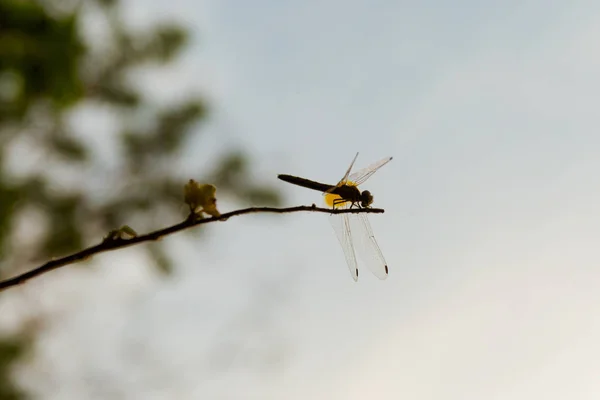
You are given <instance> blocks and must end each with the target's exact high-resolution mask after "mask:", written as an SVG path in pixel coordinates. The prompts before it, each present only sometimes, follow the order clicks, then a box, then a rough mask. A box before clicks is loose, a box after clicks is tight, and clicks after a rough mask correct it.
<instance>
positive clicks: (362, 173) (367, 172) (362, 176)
mask: <svg viewBox="0 0 600 400" xmlns="http://www.w3.org/2000/svg"><path fill="white" fill-rule="evenodd" d="M392 158H393V157H386V158H384V159H382V160H379V161H377V162H376V163H373V164H371V165H369V166H368V167H365V168H363V169H361V170H358V171H356V172H355V173H353V174H352V175H350V176H349V177H348V180H349V181H351V182H353V184H354V185H355V186H358V185H360V184H362V183H364V182H365V181H366V180H367V179H369V178H370V177H371V175H373V174H374V173H375V172H377V170H378V169H379V168H381V167H383V166H384V165H385V164H387V163H389V162H390V161H392ZM355 159H356V158H355Z"/></svg>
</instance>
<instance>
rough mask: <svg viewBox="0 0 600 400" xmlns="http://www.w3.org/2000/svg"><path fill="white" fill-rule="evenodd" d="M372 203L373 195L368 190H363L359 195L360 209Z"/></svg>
mask: <svg viewBox="0 0 600 400" xmlns="http://www.w3.org/2000/svg"><path fill="white" fill-rule="evenodd" d="M371 203H373V195H372V194H371V192H369V191H368V190H363V192H362V193H361V194H360V205H361V206H362V207H369V206H370V205H371Z"/></svg>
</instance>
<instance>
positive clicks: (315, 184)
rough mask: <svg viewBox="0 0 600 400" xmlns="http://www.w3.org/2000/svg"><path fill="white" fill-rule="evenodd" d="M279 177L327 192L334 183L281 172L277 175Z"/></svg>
mask: <svg viewBox="0 0 600 400" xmlns="http://www.w3.org/2000/svg"><path fill="white" fill-rule="evenodd" d="M277 178H279V179H281V180H282V181H285V182H288V183H291V184H292V185H298V186H302V187H305V188H307V189H312V190H318V191H319V192H326V191H328V190H329V189H331V188H333V186H332V185H326V184H324V183H320V182H315V181H311V180H310V179H305V178H300V177H298V176H292V175H285V174H280V175H277Z"/></svg>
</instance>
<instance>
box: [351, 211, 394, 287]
mask: <svg viewBox="0 0 600 400" xmlns="http://www.w3.org/2000/svg"><path fill="white" fill-rule="evenodd" d="M343 215H344V216H348V217H349V220H350V228H351V230H352V237H353V240H354V247H355V249H356V253H358V257H359V258H360V261H361V262H362V263H363V264H365V265H366V266H367V267H368V268H369V269H370V270H371V272H372V273H373V274H374V275H375V276H376V277H378V278H379V279H386V278H387V276H388V267H387V263H386V261H385V258H384V257H383V253H382V252H381V249H380V248H379V245H378V244H377V241H376V240H375V235H373V229H371V224H370V223H369V219H368V218H367V214H363V213H361V214H343Z"/></svg>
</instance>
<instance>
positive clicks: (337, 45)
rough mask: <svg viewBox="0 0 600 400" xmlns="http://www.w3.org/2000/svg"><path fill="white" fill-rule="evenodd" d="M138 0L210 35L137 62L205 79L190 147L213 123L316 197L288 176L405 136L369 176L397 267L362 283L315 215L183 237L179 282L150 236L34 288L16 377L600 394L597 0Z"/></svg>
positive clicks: (110, 387)
mask: <svg viewBox="0 0 600 400" xmlns="http://www.w3.org/2000/svg"><path fill="white" fill-rule="evenodd" d="M127 12H128V16H129V17H130V19H131V20H132V21H133V22H134V23H135V24H136V25H144V24H147V23H150V22H151V21H155V20H158V19H160V18H164V17H172V18H175V19H177V20H180V21H183V22H185V23H186V24H187V25H188V26H189V27H190V28H192V30H193V32H194V34H195V35H196V36H195V40H194V41H193V43H192V46H191V47H190V51H189V53H188V54H187V55H186V56H185V57H184V58H183V59H182V60H181V62H179V63H178V64H177V65H176V66H174V67H173V68H172V69H171V70H169V71H166V72H165V73H162V74H161V75H160V77H161V78H160V79H157V78H156V77H155V76H153V75H150V74H148V76H147V77H145V76H142V77H140V79H141V80H142V81H143V80H144V79H146V80H147V81H148V82H150V81H151V80H152V79H153V80H152V82H153V84H152V87H151V88H149V91H150V92H151V93H153V94H155V95H156V96H160V98H162V99H164V101H168V100H169V99H174V98H177V97H178V96H181V95H182V93H185V91H186V90H189V89H190V88H192V89H193V88H195V89H197V90H199V91H202V92H203V93H205V94H206V95H207V97H208V98H210V99H211V100H212V102H213V107H214V108H215V112H214V113H213V116H212V121H211V123H210V124H209V125H208V126H206V127H204V129H206V135H209V134H212V135H213V136H212V137H211V138H206V136H201V139H199V140H198V146H197V147H194V146H192V147H190V148H189V149H188V151H187V152H186V154H184V155H182V160H181V163H182V168H188V169H193V168H196V167H195V165H196V164H194V163H195V162H197V161H196V160H197V159H198V158H199V159H203V157H205V158H208V157H209V156H208V155H207V154H205V152H206V147H204V146H203V145H202V143H203V142H202V141H203V140H207V141H208V142H210V143H209V144H210V146H213V147H215V148H216V147H219V146H227V145H229V144H230V143H241V144H242V145H244V146H246V148H247V149H248V151H249V152H250V153H251V155H252V157H253V158H254V160H255V162H256V165H255V167H256V170H255V171H256V176H257V177H258V178H260V179H263V180H264V181H266V182H271V183H273V184H275V185H280V187H281V189H282V190H283V191H284V193H285V195H286V203H288V204H289V205H300V204H312V203H313V202H319V201H321V196H320V195H319V193H317V192H311V191H308V190H303V189H302V188H298V187H294V186H291V185H287V184H285V183H283V182H279V181H277V179H276V175H277V174H278V173H288V174H294V175H302V176H306V177H308V178H313V179H316V180H321V181H326V182H335V181H337V180H338V179H339V178H340V177H341V176H342V175H343V173H344V171H345V169H346V168H347V166H348V163H349V162H350V161H351V160H352V157H353V156H354V154H355V153H356V152H357V151H360V153H361V154H360V156H359V158H358V161H357V164H356V166H357V167H358V168H360V167H363V166H366V165H368V164H370V163H372V162H374V161H377V160H379V159H381V158H383V157H385V156H394V160H393V161H392V162H391V163H390V164H388V165H386V166H385V167H384V168H382V169H381V170H380V171H379V172H377V174H375V175H374V176H373V177H372V178H371V179H370V180H369V181H368V182H367V183H366V184H365V185H364V188H367V189H369V190H370V191H372V192H373V194H374V196H375V203H374V205H375V206H378V207H382V208H385V210H386V212H385V214H383V215H371V216H370V220H371V224H372V226H373V229H374V232H375V235H376V237H377V240H378V242H379V244H380V246H381V248H382V250H383V251H384V254H385V256H386V258H387V260H388V264H389V269H390V275H389V278H388V279H387V280H386V281H379V280H378V279H377V278H375V277H374V276H373V275H371V274H370V273H369V272H368V270H367V269H365V268H363V269H362V270H361V272H362V273H361V274H360V276H359V280H358V282H357V283H355V282H354V281H353V280H352V278H351V277H350V274H349V273H348V270H347V268H346V266H345V262H344V257H343V254H342V251H341V249H340V247H339V245H338V242H337V240H336V238H335V235H334V233H333V231H332V229H331V226H330V225H329V223H328V221H327V217H326V216H325V215H322V214H289V215H277V216H271V215H256V216H242V217H239V218H237V219H232V220H229V221H227V222H226V223H222V224H213V226H212V227H211V228H210V229H209V230H208V234H207V235H206V237H205V238H204V240H202V241H199V242H198V243H195V242H194V241H193V239H192V238H189V237H183V236H182V237H174V238H170V239H168V243H169V245H171V246H172V248H173V251H174V252H175V253H176V254H177V259H178V264H179V266H178V271H179V272H178V274H177V275H176V276H175V277H174V278H173V279H172V280H170V281H166V282H165V281H163V280H161V279H158V278H156V277H155V276H153V274H152V272H151V269H150V268H149V267H148V265H147V263H146V260H145V259H144V258H143V257H141V256H140V254H141V253H140V252H139V251H138V250H136V249H128V250H124V251H119V252H115V253H113V254H108V255H103V256H101V257H98V258H97V261H96V262H97V266H96V267H95V268H94V270H93V272H89V271H84V270H81V269H77V268H64V269H62V270H60V271H57V272H53V273H52V274H49V275H48V276H47V277H44V278H40V279H39V280H38V282H36V283H35V284H32V285H31V286H30V287H31V289H27V287H25V288H24V289H19V290H40V293H41V295H40V298H41V300H42V302H43V303H44V304H45V307H46V308H47V309H48V310H50V311H52V312H56V313H57V315H58V314H59V315H60V318H59V317H57V318H58V319H57V321H59V322H57V323H55V324H53V325H51V326H50V327H49V328H48V332H47V333H46V334H45V336H44V337H43V338H42V340H41V342H40V349H39V353H38V354H39V358H38V361H37V362H36V365H35V368H34V369H33V370H32V371H30V372H28V373H27V374H24V377H25V379H31V380H33V381H34V382H38V384H37V389H36V390H38V391H44V393H46V396H44V398H48V399H70V398H73V399H82V398H90V399H106V398H127V399H134V398H135V399H161V398H173V397H176V398H182V399H196V398H215V399H234V398H235V399H246V398H252V399H254V398H255V399H265V398H273V399H282V398H285V399H305V398H314V399H340V400H341V399H345V400H346V399H365V398H378V399H398V398H403V399H413V400H416V399H418V400H421V399H444V400H453V399H457V400H466V399H473V400H475V399H483V398H485V399H489V400H492V399H511V400H521V399H527V400H529V399H547V400H551V399H561V400H562V399H565V398H568V399H597V398H598V395H599V394H600V383H599V382H600V380H598V376H600V363H599V362H598V360H599V359H600V344H598V337H600V302H598V293H599V290H598V289H599V288H600V270H599V268H600V247H599V246H598V239H599V238H600V212H599V211H598V210H599V208H598V204H600V190H599V188H598V187H599V185H598V183H599V181H598V176H600V174H599V173H600V158H599V157H598V156H597V154H598V152H599V147H600V135H599V134H598V132H597V129H598V120H599V118H600V117H599V115H600V114H599V113H598V111H597V109H598V103H599V100H600V98H599V97H600V96H599V93H600V77H599V75H598V71H599V70H600V52H598V43H599V42H600V3H598V2H593V1H571V2H558V1H541V0H539V1H504V2H496V3H492V2H476V1H455V2H452V4H451V5H450V3H449V2H444V1H432V0H430V1H423V2H419V4H415V2H405V1H391V0H388V1H371V2H367V1H363V2H360V1H348V0H344V1H342V0H330V1H316V0H308V1H303V2H282V1H266V0H258V1H253V2H240V1H227V0H219V1H216V0H213V1H208V0H206V1H202V2H197V1H193V0H187V1H184V0H170V1H153V2H149V1H142V0H136V1H131V2H128V5H127ZM204 143H206V142H204ZM198 168H199V167H198ZM200 173H201V171H199V174H200ZM229 206H230V205H228V204H227V203H223V204H222V205H221V212H224V211H227V209H224V207H229ZM231 206H232V207H233V206H235V205H231ZM359 268H360V266H359ZM15 292H17V291H15ZM18 296H19V295H18V294H15V295H14V296H13V297H14V299H13V300H14V301H16V299H17V298H18ZM13 300H11V301H13ZM5 301H6V300H5Z"/></svg>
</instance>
